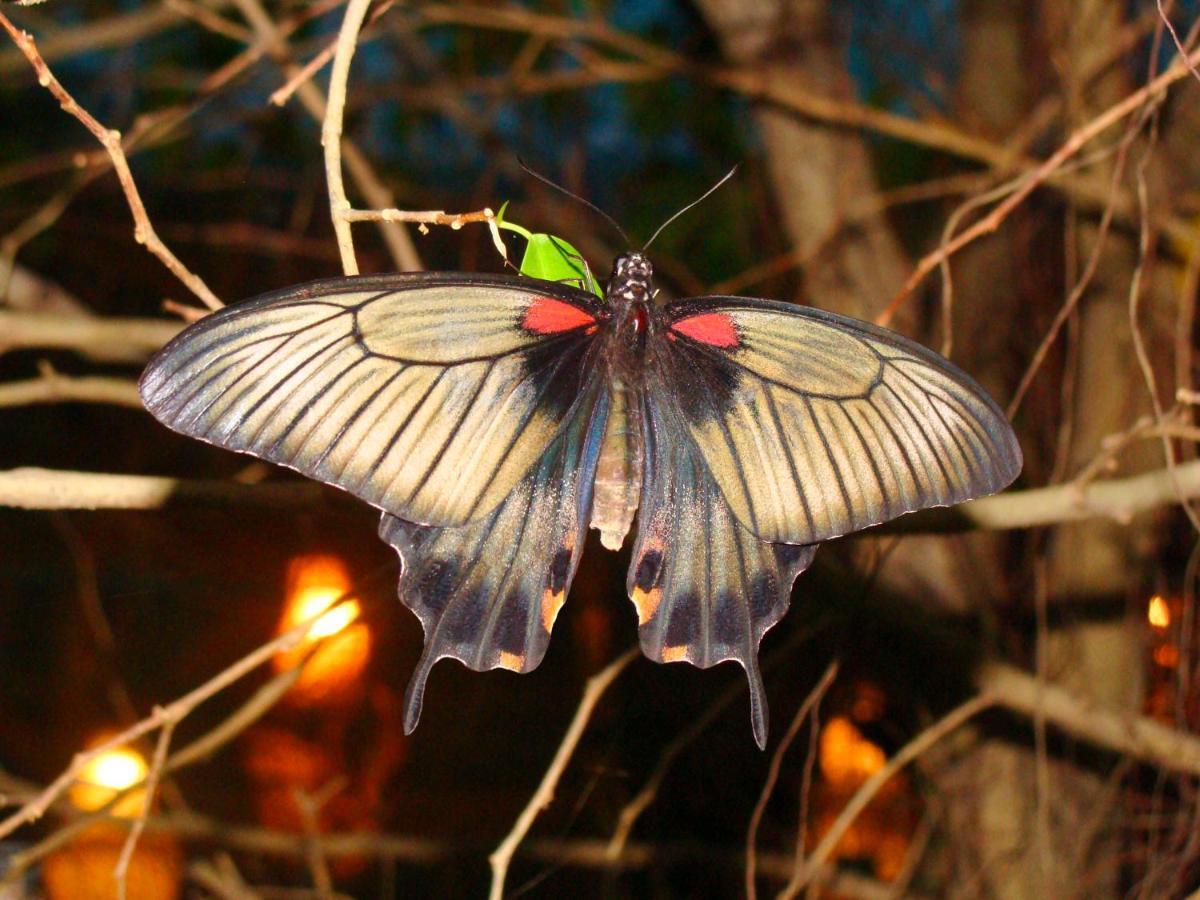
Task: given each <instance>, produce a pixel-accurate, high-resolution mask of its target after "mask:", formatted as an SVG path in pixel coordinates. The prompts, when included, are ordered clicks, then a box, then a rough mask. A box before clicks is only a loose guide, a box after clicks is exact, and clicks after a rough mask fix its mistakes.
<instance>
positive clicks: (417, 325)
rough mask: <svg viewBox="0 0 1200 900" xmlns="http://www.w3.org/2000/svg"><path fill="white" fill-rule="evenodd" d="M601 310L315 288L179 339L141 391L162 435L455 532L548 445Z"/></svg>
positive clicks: (430, 292)
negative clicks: (254, 461) (286, 471)
mask: <svg viewBox="0 0 1200 900" xmlns="http://www.w3.org/2000/svg"><path fill="white" fill-rule="evenodd" d="M603 314H604V313H603V310H602V308H601V307H600V305H599V303H598V301H597V300H596V298H595V297H594V296H593V295H592V294H590V293H586V292H583V291H578V290H575V289H574V288H570V287H567V286H564V285H558V284H553V283H551V282H545V281H538V280H535V279H528V278H516V277H511V276H480V275H454V274H401V275H389V276H368V277H360V278H343V279H335V280H330V281H325V282H316V283H313V284H309V285H302V286H300V287H297V288H292V289H289V290H287V291H283V292H279V293H276V294H271V295H267V296H264V297H259V298H257V299H254V300H250V301H247V302H246V303H242V304H239V305H237V306H232V307H227V308H225V309H223V310H221V311H219V312H216V313H213V314H211V315H209V316H206V317H205V318H204V319H201V320H200V321H199V322H197V323H195V324H193V325H192V326H190V327H189V328H187V329H185V330H184V331H183V332H182V333H181V334H180V335H179V336H178V337H176V338H175V339H174V340H173V341H172V342H171V343H170V344H168V345H167V346H166V347H165V348H163V350H162V351H160V352H159V353H158V354H157V355H156V356H155V357H154V359H153V360H151V362H150V364H149V366H147V368H146V371H145V373H144V374H143V375H142V380H141V395H142V399H143V402H144V403H145V405H146V408H147V409H148V410H149V411H150V412H151V413H153V414H154V416H155V417H156V418H158V419H159V420H160V421H162V422H163V423H164V424H166V425H168V426H169V427H171V428H173V429H175V430H176V431H180V432H183V433H185V434H188V435H191V436H193V437H197V438H200V439H201V440H205V441H208V442H210V443H214V444H217V445H219V446H222V447H225V448H227V449H230V450H237V451H240V452H243V453H249V454H252V455H254V456H258V457H260V458H263V459H266V460H269V461H271V462H274V463H279V464H281V465H285V466H288V467H290V468H293V469H296V470H297V471H300V472H302V473H303V474H305V475H308V476H309V477H311V478H316V479H319V480H321V481H325V482H328V483H331V484H336V485H337V486H339V487H341V488H343V489H345V490H347V491H349V492H350V493H352V494H354V495H355V496H358V497H360V498H361V499H363V500H366V501H368V502H369V503H373V504H375V505H376V506H378V507H380V508H381V509H384V510H386V511H388V512H391V513H393V514H395V515H398V516H401V517H403V518H405V519H407V520H409V521H419V522H426V523H431V524H438V525H456V524H461V523H464V522H468V521H472V520H474V519H477V518H480V517H482V516H484V515H486V514H487V513H488V512H489V511H490V510H491V509H493V508H494V507H495V506H496V505H497V504H498V503H499V502H500V501H501V500H502V499H503V498H504V497H505V496H507V494H508V492H509V491H510V490H512V489H513V487H514V486H515V485H516V484H517V482H518V481H519V480H520V478H521V477H522V476H523V475H524V474H525V472H526V471H528V470H529V468H530V467H531V466H532V465H533V464H534V463H535V461H536V460H537V459H538V458H539V457H540V456H541V454H542V453H543V452H544V451H545V449H546V447H547V446H548V445H549V444H550V442H551V441H552V440H553V439H554V436H555V435H556V434H557V433H558V431H559V430H560V428H561V427H562V425H563V422H564V421H565V420H566V418H567V417H568V416H569V414H570V412H571V410H572V409H573V408H574V405H575V403H576V401H577V399H578V397H579V395H580V393H581V391H582V389H583V385H584V384H585V383H586V382H587V380H588V378H589V375H590V373H591V370H592V368H593V367H594V363H595V357H596V353H595V352H594V345H595V343H596V342H595V339H594V337H595V334H596V332H597V331H598V330H599V329H600V327H601V324H602V323H601V322H600V319H601V318H602V316H603Z"/></svg>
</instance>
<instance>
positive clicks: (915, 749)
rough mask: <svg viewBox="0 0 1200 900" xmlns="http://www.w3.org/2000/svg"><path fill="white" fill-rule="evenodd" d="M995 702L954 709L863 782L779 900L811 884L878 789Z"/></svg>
mask: <svg viewBox="0 0 1200 900" xmlns="http://www.w3.org/2000/svg"><path fill="white" fill-rule="evenodd" d="M995 702H996V701H995V698H993V697H990V696H988V695H986V694H983V695H980V696H977V697H972V698H971V699H970V700H968V701H967V702H966V703H963V704H961V705H960V706H957V707H955V708H954V709H953V710H951V711H950V712H949V713H947V714H946V715H945V716H943V717H942V718H941V719H939V720H938V721H937V722H935V723H934V724H932V725H930V726H929V727H928V728H926V729H925V730H924V731H922V732H921V733H920V734H918V735H917V736H916V737H914V738H913V739H912V740H911V741H909V742H908V743H907V744H905V745H904V746H903V747H902V748H901V749H900V751H899V752H898V753H897V754H896V755H895V756H893V757H892V758H891V759H889V760H888V761H887V764H886V765H885V766H883V767H882V768H881V769H879V770H878V771H877V772H875V773H874V774H873V775H871V777H870V778H868V779H867V780H866V781H865V782H863V784H862V787H860V788H859V789H858V790H857V791H856V792H855V794H854V796H853V797H851V798H850V801H849V802H848V803H847V804H846V805H845V807H843V809H842V811H841V813H839V814H838V817H837V819H835V820H834V822H833V824H832V825H831V826H830V827H829V830H828V831H826V832H825V834H824V836H823V837H822V838H821V842H820V843H819V844H817V846H816V849H814V850H813V852H812V855H811V856H810V857H809V858H808V860H807V861H804V860H801V859H799V858H797V860H796V863H797V865H796V870H795V873H794V875H793V876H792V879H791V881H789V882H788V884H787V886H786V887H784V889H783V890H782V891H780V893H779V896H780V897H781V898H791V897H795V896H796V894H797V893H798V892H799V891H801V890H803V888H804V887H805V885H807V884H808V883H809V882H810V881H812V877H813V873H814V867H819V866H821V865H823V864H824V862H825V860H827V859H828V858H829V855H830V854H831V853H832V852H833V850H834V848H835V847H836V846H837V845H838V843H839V842H840V841H841V839H842V838H843V837H844V836H845V834H846V832H847V831H848V830H849V829H850V826H851V825H853V824H854V820H855V819H857V818H858V815H859V813H861V812H862V811H863V810H864V809H865V808H866V806H867V804H868V803H870V802H871V800H872V799H873V798H874V797H875V795H876V794H878V793H879V791H880V789H881V788H882V787H883V786H884V785H885V784H887V783H888V781H890V780H891V779H892V777H893V776H894V775H895V774H896V773H897V772H899V771H900V770H901V769H903V768H904V767H905V766H907V765H908V764H909V763H910V762H912V761H913V760H914V759H916V758H917V757H918V756H920V755H921V754H922V753H924V752H925V751H926V750H928V749H929V748H930V747H932V746H933V745H934V744H936V743H937V742H938V741H940V740H941V739H942V738H944V737H945V736H946V735H948V734H950V733H951V732H952V731H955V730H957V729H958V728H959V726H961V725H962V724H963V723H964V722H966V721H967V720H968V719H970V718H972V717H973V716H976V715H978V714H979V713H980V712H982V711H983V710H985V709H987V708H988V707H989V706H992V705H993V704H994V703H995Z"/></svg>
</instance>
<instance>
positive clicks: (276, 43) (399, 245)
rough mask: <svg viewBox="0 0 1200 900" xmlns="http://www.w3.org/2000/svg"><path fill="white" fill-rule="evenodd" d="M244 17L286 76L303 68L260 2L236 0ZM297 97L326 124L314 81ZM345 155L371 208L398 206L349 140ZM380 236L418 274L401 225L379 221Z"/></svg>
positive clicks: (399, 262) (400, 263) (402, 265)
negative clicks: (291, 53)
mask: <svg viewBox="0 0 1200 900" xmlns="http://www.w3.org/2000/svg"><path fill="white" fill-rule="evenodd" d="M235 2H236V3H237V6H238V8H239V9H240V10H241V12H242V15H244V16H245V17H246V20H247V21H248V22H249V23H250V25H251V26H252V27H253V28H254V32H255V34H257V35H258V37H259V40H261V41H263V42H264V43H265V44H266V46H267V47H268V48H269V52H270V54H271V56H272V58H273V59H274V60H275V61H276V62H277V63H278V65H279V66H280V68H281V69H282V70H283V72H284V74H285V76H287V77H289V78H290V77H291V76H293V75H295V74H296V72H298V71H299V69H300V67H299V66H297V65H296V64H295V63H293V62H292V61H291V59H290V57H289V48H288V44H287V40H286V38H287V35H288V34H289V31H288V29H287V28H286V26H280V25H277V24H276V23H275V21H274V20H273V19H271V17H270V16H269V15H267V12H266V10H265V9H263V6H262V4H261V3H260V2H259V0H235ZM296 96H297V97H298V98H299V100H300V103H301V105H302V106H303V107H304V109H305V111H306V112H307V113H308V114H309V116H310V117H312V119H314V120H315V121H316V122H318V123H322V122H324V119H325V115H326V103H325V98H324V96H323V95H322V94H321V91H320V90H319V89H318V88H317V86H316V85H315V84H313V83H312V82H307V81H305V82H301V84H300V85H299V87H298V88H297V89H296ZM341 152H342V156H343V157H344V159H345V162H346V168H347V169H348V170H349V172H350V177H351V178H352V179H353V180H354V183H355V185H356V186H357V187H358V190H359V191H360V192H361V193H362V195H363V197H364V198H366V200H367V202H368V203H369V204H371V206H374V207H377V208H379V209H386V208H389V207H392V206H395V205H396V204H395V197H394V196H393V194H392V191H391V190H390V189H389V188H388V187H387V186H386V185H385V184H384V183H383V181H382V180H381V179H380V178H379V176H378V174H376V172H375V170H374V168H372V166H371V162H370V160H368V159H367V156H366V154H365V153H363V152H362V151H361V150H360V149H359V148H358V146H357V145H356V144H355V143H354V142H353V141H351V140H350V139H349V138H343V140H342V142H341ZM379 233H380V235H381V236H382V237H383V242H384V244H385V245H386V246H387V249H388V253H389V254H390V255H391V257H392V262H393V264H394V265H395V266H396V268H397V269H400V270H401V271H406V272H409V271H415V270H418V269H420V268H421V258H420V256H419V255H418V254H417V249H416V247H415V246H414V245H413V242H412V238H411V237H410V236H409V234H408V232H407V231H405V230H404V229H403V228H402V227H401V226H400V225H399V224H397V223H394V222H380V223H379Z"/></svg>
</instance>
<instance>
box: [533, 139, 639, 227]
mask: <svg viewBox="0 0 1200 900" xmlns="http://www.w3.org/2000/svg"><path fill="white" fill-rule="evenodd" d="M517 165H519V166H520V167H521V168H522V169H523V170H524V171H525V173H526V174H527V175H532V176H533V177H534V178H536V179H537V180H538V181H540V182H541V183H542V184H544V185H546V186H547V187H552V188H554V190H556V191H558V192H559V193H560V194H566V195H567V196H568V197H570V198H571V199H572V200H574V201H576V202H577V203H582V204H583V205H584V206H586V207H587V208H588V209H590V210H591V211H592V212H594V213H595V214H596V215H598V216H600V218H602V219H604V221H605V222H607V223H608V224H609V225H611V226H612V227H613V228H614V229H615V230H616V232H617V234H619V235H620V236H621V240H623V241H624V242H625V246H626V247H628V246H629V245H630V244H631V243H633V242H632V241H630V240H629V235H627V234H626V233H625V229H623V228H622V227H621V226H620V225H618V224H617V223H616V221H615V220H614V219H613V217H612V216H610V215H609V214H608V213H606V212H605V211H604V210H602V209H601V208H600V207H598V206H597V205H596V204H595V203H592V202H591V201H589V200H585V199H584V198H583V197H580V196H579V195H578V194H576V193H574V192H572V191H568V190H567V189H566V188H565V187H563V186H562V185H561V184H555V183H554V182H553V181H551V180H550V179H549V178H547V177H546V176H545V175H541V174H539V173H537V172H535V171H533V169H531V168H529V166H527V165H525V160H523V159H521V157H519V156H518V157H517Z"/></svg>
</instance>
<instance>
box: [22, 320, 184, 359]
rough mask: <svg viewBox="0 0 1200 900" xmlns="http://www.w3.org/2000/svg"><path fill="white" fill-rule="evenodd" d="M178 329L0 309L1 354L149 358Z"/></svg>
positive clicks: (141, 322)
mask: <svg viewBox="0 0 1200 900" xmlns="http://www.w3.org/2000/svg"><path fill="white" fill-rule="evenodd" d="M179 329H180V326H179V325H178V324H177V323H175V322H167V321H165V320H162V319H150V318H134V317H118V316H104V317H103V318H102V317H100V316H82V315H57V314H52V313H27V312H10V311H8V310H2V309H0V354H2V353H5V352H6V351H9V350H22V349H29V348H30V347H56V348H59V349H62V350H79V351H82V352H99V351H104V352H106V353H107V354H110V355H111V354H119V355H120V357H121V358H126V357H132V356H134V355H135V354H136V355H137V356H139V357H140V358H143V359H144V358H146V357H149V356H150V354H151V353H153V352H154V351H156V350H158V348H160V347H161V346H162V345H163V344H165V343H166V342H167V341H169V340H170V339H171V338H173V337H174V336H175V335H176V334H178V333H179Z"/></svg>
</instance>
